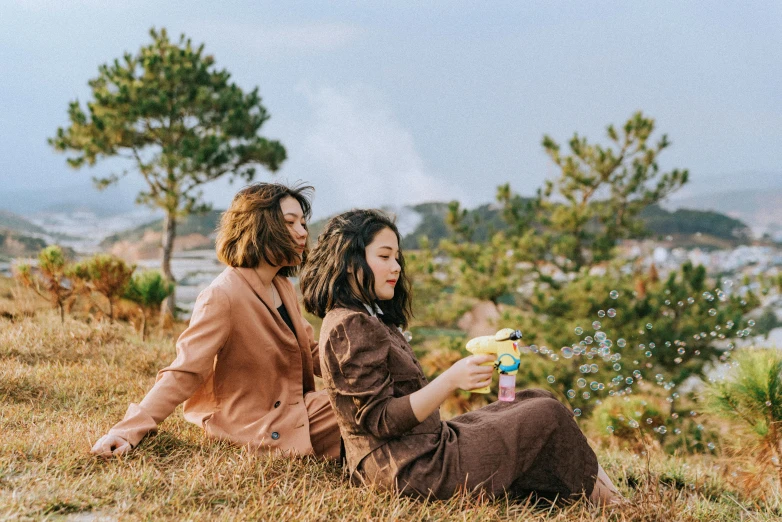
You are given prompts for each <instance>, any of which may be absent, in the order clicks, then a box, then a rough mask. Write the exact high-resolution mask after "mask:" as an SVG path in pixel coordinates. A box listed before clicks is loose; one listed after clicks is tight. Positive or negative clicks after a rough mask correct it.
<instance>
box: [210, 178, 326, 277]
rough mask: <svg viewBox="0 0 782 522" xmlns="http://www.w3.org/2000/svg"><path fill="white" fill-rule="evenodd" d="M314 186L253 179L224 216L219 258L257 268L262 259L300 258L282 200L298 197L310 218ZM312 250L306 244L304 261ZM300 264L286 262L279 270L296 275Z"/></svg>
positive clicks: (273, 261) (219, 231) (275, 263)
mask: <svg viewBox="0 0 782 522" xmlns="http://www.w3.org/2000/svg"><path fill="white" fill-rule="evenodd" d="M313 190H314V189H313V188H312V187H311V186H309V185H298V186H295V187H292V188H291V187H287V186H285V185H282V184H280V183H253V184H252V185H248V186H247V187H245V188H243V189H242V190H240V191H239V192H237V193H236V195H235V196H234V198H233V201H231V206H230V207H228V210H226V211H225V212H223V215H222V217H221V218H220V225H219V227H218V229H217V241H216V246H215V247H216V250H217V258H218V259H219V260H220V261H222V262H223V263H225V264H226V265H228V266H234V267H243V268H255V267H256V266H258V265H259V264H260V262H261V261H265V262H266V263H268V264H270V265H272V266H279V265H281V264H283V263H294V262H296V261H298V259H299V254H298V252H297V251H296V246H297V245H296V241H295V240H294V239H293V236H291V232H290V230H288V226H287V223H285V218H284V217H283V215H282V209H281V208H280V202H281V201H282V200H283V199H285V198H287V197H292V198H294V199H296V201H298V202H299V204H300V205H301V210H302V211H303V212H304V219H305V221H308V220H309V218H310V216H311V214H312V206H311V204H310V200H309V198H310V194H311V193H312V191H313ZM305 228H306V225H305ZM307 245H309V237H308V238H307ZM308 253H309V250H308V248H307V247H305V249H304V252H303V253H302V256H301V260H302V263H303V262H304V261H306V259H307V255H308ZM300 265H301V264H300V263H297V264H296V266H284V267H282V268H281V269H280V271H279V274H280V275H282V276H285V277H289V276H293V275H296V274H297V273H298V271H299V266H300Z"/></svg>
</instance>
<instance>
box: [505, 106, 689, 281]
mask: <svg viewBox="0 0 782 522" xmlns="http://www.w3.org/2000/svg"><path fill="white" fill-rule="evenodd" d="M653 131H654V120H653V119H651V118H647V117H645V116H644V115H643V114H642V113H640V112H638V113H636V114H634V115H633V116H632V117H631V118H630V119H629V120H628V121H627V122H626V123H625V124H624V125H623V126H622V128H621V129H620V130H617V129H616V128H615V127H614V126H613V125H609V126H608V128H607V133H608V138H609V142H610V144H609V145H608V146H603V145H599V144H590V143H589V142H588V141H587V140H586V138H583V137H581V136H579V135H578V134H575V135H574V136H573V138H572V139H571V140H570V142H569V143H568V145H569V149H570V154H563V152H562V150H561V147H560V145H559V144H558V143H557V142H555V141H554V140H553V139H552V138H551V137H549V136H544V137H543V147H544V149H545V150H546V153H547V154H548V155H549V157H550V158H551V159H552V161H553V162H554V164H555V165H556V166H557V168H559V170H560V175H559V177H558V178H557V179H556V180H554V181H547V182H546V184H545V186H544V187H543V188H542V189H540V190H539V191H538V196H537V199H536V201H535V202H533V203H529V204H527V205H526V206H523V205H521V201H520V199H519V198H518V197H514V196H513V195H512V193H511V191H510V186H509V185H505V186H502V187H500V189H499V191H498V200H499V201H500V202H501V203H503V205H504V216H505V218H506V219H508V220H509V222H510V225H511V228H512V229H513V230H514V231H515V233H516V235H519V236H524V235H526V237H527V238H528V239H534V241H529V242H527V243H526V244H524V245H523V247H522V249H523V250H524V251H526V252H528V253H529V254H530V255H531V258H532V259H546V260H548V261H549V262H552V263H555V264H556V265H557V266H558V268H559V269H560V270H562V271H564V272H578V271H579V270H580V269H581V268H582V267H584V266H591V265H593V264H595V263H598V262H601V261H605V260H608V259H611V258H612V257H613V254H612V250H613V248H614V246H615V245H616V242H617V241H618V240H620V239H625V238H629V237H636V236H638V235H640V234H642V232H643V226H642V221H641V220H640V218H639V214H640V213H641V211H642V210H643V209H644V208H646V207H648V206H649V205H651V204H654V203H657V202H658V201H661V200H662V199H664V198H665V197H667V196H668V195H669V194H670V193H672V192H673V191H675V190H676V189H678V188H679V187H681V185H683V184H684V183H686V181H687V177H688V173H687V171H686V170H673V171H671V172H669V173H660V171H659V167H658V164H657V157H658V155H659V154H660V153H661V152H662V151H663V150H664V149H666V148H667V147H668V146H669V145H670V142H669V141H668V138H667V136H666V135H663V136H662V137H661V138H660V140H659V141H658V142H657V143H655V144H652V143H650V141H651V135H652V133H653ZM532 212H534V219H533V218H531V216H530V214H531V213H532ZM530 228H535V229H536V230H538V231H539V234H536V235H529V234H528V232H529V230H530ZM538 236H540V237H538ZM541 239H542V240H541Z"/></svg>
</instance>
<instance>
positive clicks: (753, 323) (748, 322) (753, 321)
mask: <svg viewBox="0 0 782 522" xmlns="http://www.w3.org/2000/svg"><path fill="white" fill-rule="evenodd" d="M747 324H748V325H749V326H755V320H754V319H750V320H749V321H747Z"/></svg>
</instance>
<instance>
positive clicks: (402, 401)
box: [386, 395, 421, 437]
mask: <svg viewBox="0 0 782 522" xmlns="http://www.w3.org/2000/svg"><path fill="white" fill-rule="evenodd" d="M386 416H387V418H388V419H389V420H390V422H389V424H390V425H392V426H393V428H392V430H393V431H394V432H395V433H393V434H391V435H392V436H396V437H398V436H400V435H403V434H405V433H407V432H408V431H410V430H412V429H413V428H415V427H416V426H418V425H419V424H421V421H419V420H418V419H417V418H416V416H415V413H413V407H412V406H411V405H410V396H409V395H405V396H404V397H395V398H393V399H391V400H390V401H389V402H388V406H387V408H386Z"/></svg>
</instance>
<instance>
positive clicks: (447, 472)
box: [301, 210, 621, 503]
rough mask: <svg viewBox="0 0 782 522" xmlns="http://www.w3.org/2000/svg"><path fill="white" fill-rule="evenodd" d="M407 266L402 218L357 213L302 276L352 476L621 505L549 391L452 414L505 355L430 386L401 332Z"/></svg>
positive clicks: (441, 493)
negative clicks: (458, 398) (460, 392)
mask: <svg viewBox="0 0 782 522" xmlns="http://www.w3.org/2000/svg"><path fill="white" fill-rule="evenodd" d="M404 266H405V263H404V257H403V256H402V252H401V251H400V250H399V232H398V231H397V229H396V226H395V225H394V223H393V222H392V221H390V220H389V219H388V218H387V217H386V216H385V215H383V214H381V213H380V212H377V211H372V210H354V211H350V212H346V213H344V214H341V215H339V216H337V217H334V218H332V219H331V220H330V221H329V222H328V224H327V225H326V228H325V229H324V230H323V232H322V233H321V235H320V237H319V238H318V244H317V246H316V247H315V248H314V249H313V251H312V256H311V258H310V260H309V261H308V263H307V265H306V267H305V268H304V271H303V273H302V276H301V289H302V293H303V294H304V306H305V307H306V308H307V310H309V311H310V312H312V313H314V314H315V315H317V316H319V317H323V318H324V319H323V325H322V327H321V331H320V343H319V345H320V354H321V364H322V365H323V378H324V380H325V381H326V386H327V389H328V391H329V396H330V400H331V403H332V405H333V407H334V410H335V411H336V415H337V420H338V422H339V426H340V429H341V430H342V436H343V438H344V441H345V451H346V454H347V463H348V467H349V468H350V471H351V477H352V478H353V479H355V480H357V481H358V482H361V483H365V484H373V485H376V486H379V487H381V488H384V489H394V490H397V491H400V492H401V493H403V494H405V495H412V496H418V497H422V498H437V499H445V498H448V497H450V496H452V495H454V494H455V493H457V492H458V491H460V490H462V491H464V490H466V491H470V492H471V491H478V492H485V493H488V494H490V495H496V496H504V495H506V494H507V495H508V496H510V497H512V498H516V497H526V496H528V495H529V494H530V493H533V492H534V493H537V494H539V495H542V496H544V497H547V498H555V497H570V496H578V495H582V494H586V495H589V496H590V498H591V499H592V500H593V501H595V502H601V503H602V502H618V501H619V500H621V496H620V495H619V494H618V492H617V491H616V489H615V488H614V487H613V484H611V481H610V480H609V479H608V477H607V476H606V474H605V472H604V471H603V470H602V468H600V466H599V465H598V463H597V457H596V456H595V453H594V452H593V451H592V449H591V448H590V447H589V444H588V443H587V440H586V438H585V437H584V435H583V434H582V433H581V430H580V429H579V427H578V425H577V424H576V423H575V421H574V420H573V413H572V412H571V411H570V410H569V409H568V408H567V407H565V406H564V405H563V404H562V403H560V402H559V401H558V400H557V399H556V398H555V397H554V395H553V394H551V393H550V392H548V391H545V390H534V389H531V390H523V391H520V392H518V393H517V394H516V397H515V401H514V402H500V401H498V402H495V403H493V404H490V405H488V406H486V407H484V408H481V409H479V410H476V411H473V412H469V413H466V414H464V415H460V416H458V417H455V418H453V419H451V420H448V421H442V420H441V419H440V414H439V407H440V404H441V403H442V402H443V401H444V400H445V399H446V398H447V397H448V396H450V395H451V394H452V393H453V392H454V391H455V390H457V389H459V388H461V389H465V390H472V389H475V388H480V387H483V386H486V385H488V384H490V383H491V378H492V367H491V366H481V364H482V363H487V362H493V361H494V356H492V355H473V356H470V357H466V358H464V359H461V360H460V361H458V362H456V363H455V364H454V365H453V366H451V367H450V368H448V369H447V370H446V371H444V372H443V373H442V374H440V375H439V376H438V377H437V378H436V379H434V380H432V382H428V380H427V379H426V377H425V376H424V373H423V371H422V369H421V365H420V364H419V363H418V361H417V360H416V357H415V354H414V353H413V351H412V349H411V348H410V345H409V344H408V343H407V341H406V340H405V338H404V336H403V335H402V333H401V331H400V327H404V326H405V325H406V324H407V321H408V318H409V317H410V310H411V302H410V288H409V282H408V280H407V277H406V274H405V270H404Z"/></svg>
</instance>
